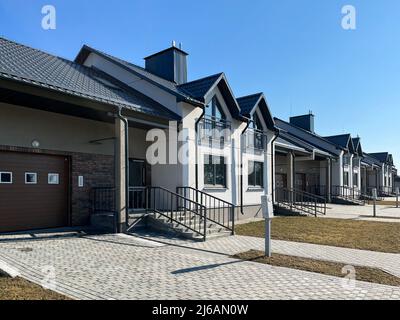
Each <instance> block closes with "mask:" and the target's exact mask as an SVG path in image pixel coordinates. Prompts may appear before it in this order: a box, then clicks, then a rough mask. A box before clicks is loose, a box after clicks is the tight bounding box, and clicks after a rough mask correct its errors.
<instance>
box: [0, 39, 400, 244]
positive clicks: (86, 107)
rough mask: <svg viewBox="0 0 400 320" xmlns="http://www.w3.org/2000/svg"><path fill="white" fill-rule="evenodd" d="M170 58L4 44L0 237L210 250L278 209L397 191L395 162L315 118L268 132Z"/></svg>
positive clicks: (0, 50) (223, 81) (258, 97)
mask: <svg viewBox="0 0 400 320" xmlns="http://www.w3.org/2000/svg"><path fill="white" fill-rule="evenodd" d="M187 56H188V54H187V53H186V52H185V51H183V50H182V48H180V47H177V46H176V45H175V44H173V45H172V46H171V47H169V48H167V49H165V50H162V51H160V52H157V53H154V54H152V55H149V56H147V57H146V58H144V66H143V67H142V66H139V65H137V64H133V63H131V62H128V61H125V60H122V59H120V58H117V57H114V56H112V55H110V54H107V53H104V52H102V51H99V50H96V49H94V48H91V47H89V46H83V47H82V49H81V50H80V52H79V53H78V54H77V56H76V58H75V60H74V61H70V60H67V59H64V58H60V57H57V56H54V55H51V54H48V53H45V52H43V51H40V50H36V49H33V48H30V47H27V46H24V45H22V44H19V43H16V42H13V41H10V40H7V39H4V38H0V232H14V231H22V230H30V229H43V228H54V227H65V226H86V225H90V224H91V225H95V226H96V227H101V228H106V229H108V230H112V231H116V232H124V231H127V230H128V231H131V230H134V229H135V228H137V227H142V226H151V227H154V228H157V229H163V230H169V231H174V232H177V233H180V234H181V235H183V236H186V237H192V238H198V239H202V240H205V239H208V238H210V237H216V236H222V235H229V234H232V233H233V232H234V228H235V220H237V219H239V218H241V219H245V218H252V217H256V216H258V217H260V216H261V208H260V207H261V196H263V195H267V196H270V198H271V199H273V201H274V204H275V205H276V208H277V209H280V208H282V207H286V209H288V208H289V209H290V210H291V209H293V206H297V208H300V211H301V210H303V212H306V213H311V214H315V215H316V214H318V213H324V211H323V210H324V208H323V206H321V203H325V204H326V202H327V201H328V202H329V201H340V202H346V203H355V204H358V203H360V199H363V198H365V197H370V196H371V195H372V190H373V189H374V188H377V189H378V191H379V194H380V195H381V196H387V195H391V194H392V193H393V190H394V188H395V176H396V169H395V166H394V164H393V157H392V156H391V155H390V154H389V153H371V154H367V153H365V152H363V148H362V146H361V140H360V138H358V137H357V138H352V137H351V135H350V134H343V135H338V136H329V137H322V136H320V135H318V134H317V133H316V132H315V130H314V118H315V117H314V115H313V114H311V113H310V114H306V115H301V116H297V117H292V118H290V120H289V122H286V121H284V120H281V119H278V118H273V117H272V115H271V112H270V109H269V106H268V103H267V100H266V97H265V96H264V94H263V93H255V94H249V95H247V96H244V97H235V95H234V93H233V91H232V89H231V87H230V85H229V82H228V79H227V77H226V75H225V74H224V73H217V74H214V75H211V76H207V77H204V78H201V79H196V80H191V81H189V80H188V65H187Z"/></svg>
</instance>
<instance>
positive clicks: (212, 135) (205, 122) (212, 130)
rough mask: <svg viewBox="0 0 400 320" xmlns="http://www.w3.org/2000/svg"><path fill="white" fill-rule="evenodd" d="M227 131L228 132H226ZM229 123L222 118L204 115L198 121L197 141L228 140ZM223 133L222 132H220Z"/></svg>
mask: <svg viewBox="0 0 400 320" xmlns="http://www.w3.org/2000/svg"><path fill="white" fill-rule="evenodd" d="M227 131H229V132H227ZM230 131H231V123H230V122H228V121H226V120H224V119H215V118H209V117H204V118H203V119H202V120H201V121H200V122H199V133H200V136H199V142H201V141H202V140H207V139H208V140H210V141H219V142H220V143H226V142H227V143H229V142H230ZM221 133H223V134H221Z"/></svg>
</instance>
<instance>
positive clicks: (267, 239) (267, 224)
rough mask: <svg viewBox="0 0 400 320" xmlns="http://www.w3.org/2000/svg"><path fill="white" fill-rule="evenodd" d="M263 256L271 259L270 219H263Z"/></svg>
mask: <svg viewBox="0 0 400 320" xmlns="http://www.w3.org/2000/svg"><path fill="white" fill-rule="evenodd" d="M265 256H267V257H269V258H270V257H271V256H272V253H271V219H269V218H267V219H265Z"/></svg>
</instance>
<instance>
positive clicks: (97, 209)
mask: <svg viewBox="0 0 400 320" xmlns="http://www.w3.org/2000/svg"><path fill="white" fill-rule="evenodd" d="M90 199H91V211H92V212H91V213H92V214H99V213H115V211H116V208H115V207H116V202H115V188H114V187H96V188H92V189H91V191H90Z"/></svg>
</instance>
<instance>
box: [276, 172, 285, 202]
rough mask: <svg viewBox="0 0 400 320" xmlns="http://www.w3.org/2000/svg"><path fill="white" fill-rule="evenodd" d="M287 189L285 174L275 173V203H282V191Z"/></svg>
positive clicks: (283, 193)
mask: <svg viewBox="0 0 400 320" xmlns="http://www.w3.org/2000/svg"><path fill="white" fill-rule="evenodd" d="M284 188H287V174H285V173H276V174H275V199H276V200H277V201H284V200H285V194H286V191H284V190H283V189H284Z"/></svg>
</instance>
